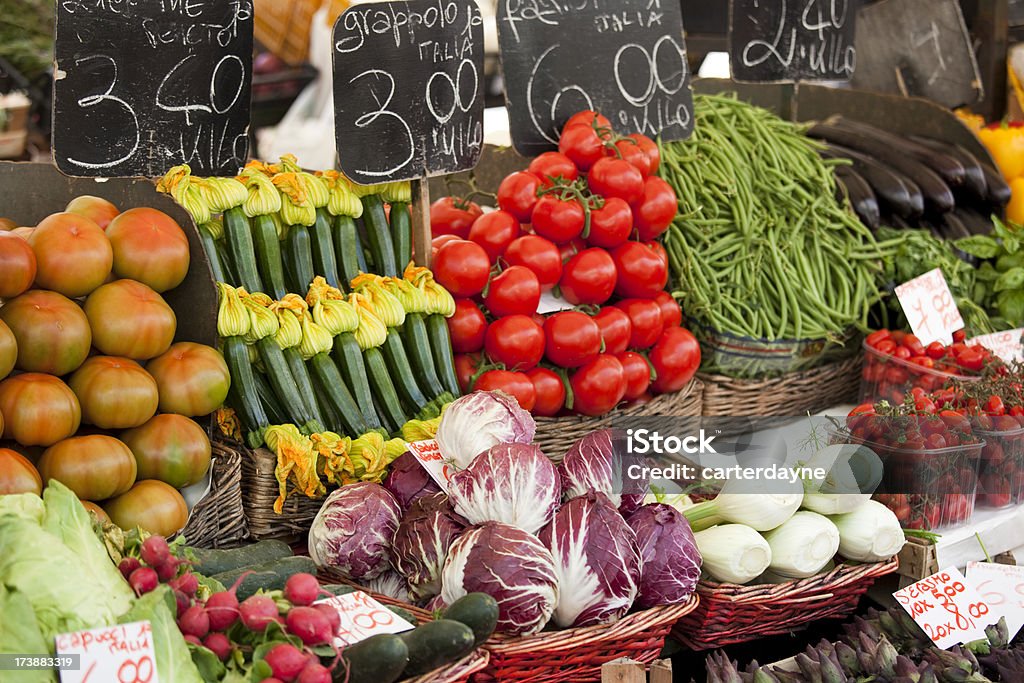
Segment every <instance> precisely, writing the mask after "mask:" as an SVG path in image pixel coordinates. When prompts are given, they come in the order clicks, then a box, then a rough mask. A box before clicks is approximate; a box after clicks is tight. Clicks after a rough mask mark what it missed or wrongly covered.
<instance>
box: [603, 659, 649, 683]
mask: <svg viewBox="0 0 1024 683" xmlns="http://www.w3.org/2000/svg"><path fill="white" fill-rule="evenodd" d="M601 683H647V674H646V673H645V672H644V665H643V664H641V663H640V662H635V661H633V660H632V659H629V658H627V657H620V658H619V659H614V660H612V661H610V662H606V663H605V664H603V665H602V666H601Z"/></svg>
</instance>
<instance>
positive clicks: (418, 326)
mask: <svg viewBox="0 0 1024 683" xmlns="http://www.w3.org/2000/svg"><path fill="white" fill-rule="evenodd" d="M402 341H403V342H404V343H405V352H406V355H407V356H408V358H409V361H410V362H411V363H412V366H413V369H414V370H415V371H416V374H417V375H418V376H419V377H420V386H422V387H423V389H424V391H425V392H426V393H427V397H428V398H431V399H434V398H437V397H438V396H440V395H441V394H443V393H444V392H445V388H444V387H443V386H441V380H440V379H438V377H437V368H436V367H435V366H434V356H433V355H431V350H430V342H429V340H428V337H427V325H426V323H425V322H424V321H423V315H422V314H421V313H407V314H406V316H405V323H404V324H403V325H402Z"/></svg>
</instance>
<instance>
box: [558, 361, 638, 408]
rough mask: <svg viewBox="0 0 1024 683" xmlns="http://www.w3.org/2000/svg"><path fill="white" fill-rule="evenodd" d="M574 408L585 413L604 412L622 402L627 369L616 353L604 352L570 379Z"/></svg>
mask: <svg viewBox="0 0 1024 683" xmlns="http://www.w3.org/2000/svg"><path fill="white" fill-rule="evenodd" d="M569 383H570V385H571V386H572V395H573V398H572V409H573V410H575V411H576V412H577V413H580V414H582V415H591V416H597V415H604V414H605V413H607V412H608V411H610V410H611V409H612V408H614V407H615V406H617V405H618V404H619V401H621V400H622V397H623V396H624V395H625V393H626V378H625V372H623V369H622V363H620V362H619V359H618V358H616V357H615V356H613V355H611V354H608V353H602V354H600V355H599V356H597V357H596V358H594V359H593V360H591V361H590V362H588V363H586V364H585V365H583V366H582V367H580V369H579V370H577V371H576V372H574V373H573V375H572V378H571V379H570V380H569Z"/></svg>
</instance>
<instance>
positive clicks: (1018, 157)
mask: <svg viewBox="0 0 1024 683" xmlns="http://www.w3.org/2000/svg"><path fill="white" fill-rule="evenodd" d="M978 139H979V140H981V142H982V144H983V145H985V147H986V148H987V149H988V151H989V153H990V154H991V155H992V158H993V159H995V162H996V165H998V166H999V170H1000V171H1001V172H1002V174H1003V177H1004V178H1006V182H1008V183H1012V182H1013V181H1014V179H1016V178H1020V177H1021V176H1024V126H1021V124H1019V123H996V124H993V125H991V126H987V127H985V128H982V129H981V130H979V131H978Z"/></svg>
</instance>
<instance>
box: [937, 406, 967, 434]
mask: <svg viewBox="0 0 1024 683" xmlns="http://www.w3.org/2000/svg"><path fill="white" fill-rule="evenodd" d="M939 418H940V419H941V420H942V421H943V422H944V423H945V424H946V427H947V428H948V429H949V430H950V431H952V432H961V433H965V434H968V433H970V431H971V422H970V420H968V419H967V417H965V416H964V415H961V414H960V413H958V412H956V411H955V410H943V411H941V412H939Z"/></svg>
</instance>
